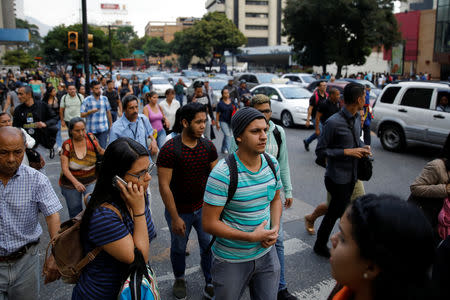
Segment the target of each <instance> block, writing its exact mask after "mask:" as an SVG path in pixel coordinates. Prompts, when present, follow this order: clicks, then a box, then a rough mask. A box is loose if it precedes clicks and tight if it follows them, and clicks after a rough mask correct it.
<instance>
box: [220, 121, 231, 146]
mask: <svg viewBox="0 0 450 300" xmlns="http://www.w3.org/2000/svg"><path fill="white" fill-rule="evenodd" d="M220 128H221V129H222V133H223V141H222V152H225V150H227V151H230V143H231V129H230V125H229V124H228V123H227V122H220Z"/></svg>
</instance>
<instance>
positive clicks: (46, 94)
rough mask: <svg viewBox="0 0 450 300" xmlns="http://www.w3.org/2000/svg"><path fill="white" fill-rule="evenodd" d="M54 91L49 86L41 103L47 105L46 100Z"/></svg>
mask: <svg viewBox="0 0 450 300" xmlns="http://www.w3.org/2000/svg"><path fill="white" fill-rule="evenodd" d="M54 89H55V87H53V86H49V87H48V88H47V90H46V91H45V94H44V97H43V98H42V101H44V102H45V103H47V104H48V100H49V99H50V97H51V96H52V91H53V90H54Z"/></svg>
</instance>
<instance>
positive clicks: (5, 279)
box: [0, 245, 41, 300]
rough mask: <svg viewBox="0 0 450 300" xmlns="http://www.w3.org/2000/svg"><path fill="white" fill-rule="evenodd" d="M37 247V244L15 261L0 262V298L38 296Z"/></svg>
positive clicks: (26, 298) (33, 297)
mask: <svg viewBox="0 0 450 300" xmlns="http://www.w3.org/2000/svg"><path fill="white" fill-rule="evenodd" d="M38 250H39V248H38V247H37V245H35V246H32V247H31V248H30V249H28V251H27V253H26V254H25V255H24V256H23V257H22V258H20V259H18V260H16V261H4V262H0V300H7V299H10V300H13V299H21V300H22V299H23V300H34V299H38V298H39V278H40V276H41V269H40V268H39V251H38Z"/></svg>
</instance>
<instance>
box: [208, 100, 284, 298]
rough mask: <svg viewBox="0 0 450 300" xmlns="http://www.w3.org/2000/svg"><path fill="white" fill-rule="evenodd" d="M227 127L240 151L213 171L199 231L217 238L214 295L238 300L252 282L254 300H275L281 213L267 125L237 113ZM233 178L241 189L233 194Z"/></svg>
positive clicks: (252, 113)
mask: <svg viewBox="0 0 450 300" xmlns="http://www.w3.org/2000/svg"><path fill="white" fill-rule="evenodd" d="M231 127H232V130H233V135H234V138H235V140H236V143H237V144H238V145H239V149H238V150H237V151H236V152H235V153H233V154H229V156H227V157H226V159H222V160H221V161H219V162H218V163H217V165H216V167H215V168H214V169H213V170H212V172H211V173H210V175H209V178H208V183H207V185H206V189H205V195H204V203H203V215H202V225H203V229H204V230H205V231H206V232H208V233H210V234H212V235H214V236H215V237H216V238H217V239H216V241H215V242H214V244H213V245H212V247H211V251H212V252H213V254H214V255H213V264H212V267H211V275H212V280H213V285H214V294H215V297H216V299H225V300H235V299H239V298H240V297H241V296H242V294H243V292H244V290H245V288H246V287H247V283H249V282H251V283H252V284H250V285H249V289H250V295H251V298H252V299H267V300H276V299H277V293H278V282H279V280H280V262H279V260H278V256H277V252H276V250H275V247H273V246H274V244H275V242H276V241H277V238H278V231H279V226H280V217H281V210H282V208H281V199H280V189H281V188H282V186H283V185H282V184H281V179H280V168H279V165H278V161H277V160H276V159H275V157H273V156H272V155H270V154H267V153H265V147H266V143H267V135H266V131H267V129H268V124H267V122H266V119H265V117H264V115H263V114H262V113H261V112H259V111H258V110H256V109H254V108H250V107H245V108H243V109H240V110H239V111H237V112H236V113H235V115H234V116H233V118H232V119H231ZM232 176H233V179H234V180H236V181H235V182H238V183H239V184H234V185H233V187H234V188H235V191H234V193H233V190H234V188H232V187H231V185H232V182H233V181H232V180H231V177H232ZM229 193H231V194H229ZM230 287H233V288H230Z"/></svg>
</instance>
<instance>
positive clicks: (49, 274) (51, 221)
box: [42, 212, 61, 284]
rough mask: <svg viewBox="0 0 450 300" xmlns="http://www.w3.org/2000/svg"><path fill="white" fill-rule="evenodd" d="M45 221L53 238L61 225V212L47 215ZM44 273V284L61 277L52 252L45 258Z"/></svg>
mask: <svg viewBox="0 0 450 300" xmlns="http://www.w3.org/2000/svg"><path fill="white" fill-rule="evenodd" d="M45 222H46V223H47V229H48V233H49V235H50V239H52V238H53V237H54V236H55V235H56V234H57V233H58V230H59V228H60V226H61V220H60V218H59V213H57V212H56V213H54V214H51V215H49V216H47V217H45ZM42 273H43V274H44V275H45V281H44V284H47V283H49V282H53V281H55V280H57V279H59V278H60V277H61V274H60V273H59V271H58V267H57V265H56V262H55V258H54V257H53V254H50V256H49V257H46V258H45V265H44V269H43V270H42Z"/></svg>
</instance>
